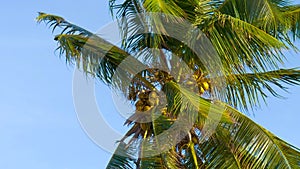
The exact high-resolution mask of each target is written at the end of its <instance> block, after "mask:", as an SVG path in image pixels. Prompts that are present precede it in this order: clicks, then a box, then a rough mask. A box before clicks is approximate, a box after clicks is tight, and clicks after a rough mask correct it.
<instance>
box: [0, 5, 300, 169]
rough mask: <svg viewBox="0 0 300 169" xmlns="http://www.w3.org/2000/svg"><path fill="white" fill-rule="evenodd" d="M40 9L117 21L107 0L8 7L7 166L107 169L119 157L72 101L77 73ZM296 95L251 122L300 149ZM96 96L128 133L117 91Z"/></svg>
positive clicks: (0, 95)
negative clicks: (89, 130)
mask: <svg viewBox="0 0 300 169" xmlns="http://www.w3.org/2000/svg"><path fill="white" fill-rule="evenodd" d="M298 3H300V1H298ZM39 11H41V12H46V13H52V14H57V15H60V16H63V17H64V18H66V19H67V20H69V21H71V22H73V23H75V24H78V25H80V26H82V27H84V28H87V29H89V30H91V31H92V32H96V31H97V30H98V29H99V28H101V27H103V26H104V25H105V24H107V23H109V22H110V21H111V16H110V13H109V10H108V1H106V0H85V1H81V0H78V1H74V0H43V1H33V0H27V1H17V0H10V1H2V2H1V6H0V19H1V27H0V30H1V40H0V49H1V54H0V60H1V61H0V77H1V79H2V80H1V83H0V108H1V109H0V168H5V169H19V168H23V169H41V168H43V169H54V168H55V169H82V168H88V169H100V168H104V167H105V166H106V164H107V162H108V160H109V158H110V156H111V154H110V153H108V152H105V151H104V150H102V149H101V148H99V147H98V146H97V145H96V144H94V143H93V142H92V141H91V140H90V139H89V138H88V136H87V135H86V134H85V133H84V131H83V130H82V128H81V127H80V124H79V122H78V120H77V116H76V113H75V110H74V105H73V98H72V75H73V70H74V68H73V67H72V66H67V65H66V64H65V60H64V58H59V56H58V54H57V53H55V52H54V49H55V48H56V42H55V41H54V40H53V35H52V34H51V31H50V30H49V29H48V28H47V27H46V26H45V25H44V24H37V23H36V21H35V17H36V16H37V12H39ZM298 46H299V45H298ZM299 47H300V46H299ZM286 54H287V56H288V62H287V66H288V67H300V57H299V54H295V53H293V52H286ZM289 91H290V93H283V94H284V96H285V97H286V99H283V100H282V99H281V100H280V99H277V98H273V97H271V98H269V99H268V106H263V107H262V109H258V110H256V111H255V112H254V113H255V116H253V115H252V116H251V118H252V119H254V120H255V121H256V122H258V123H259V124H261V125H262V126H264V127H265V128H267V129H268V130H270V131H272V132H273V133H275V134H276V135H278V136H279V137H280V138H282V139H284V140H286V141H287V142H289V143H291V144H293V145H295V146H297V147H300V134H299V129H300V102H299V100H300V87H290V90H289ZM96 92H97V98H98V99H97V100H98V102H99V105H101V109H102V111H103V112H105V113H104V117H105V118H107V121H108V122H110V123H111V125H112V127H113V128H115V129H117V130H119V131H124V128H122V127H121V124H122V123H121V122H122V121H124V119H121V118H120V116H119V115H118V114H117V113H115V109H114V108H111V105H112V101H111V100H110V98H111V97H110V96H111V93H110V92H109V91H108V89H107V88H106V87H105V86H103V85H100V84H98V86H97V89H96ZM102 96H107V97H106V98H107V99H105V100H103V99H101V97H102ZM102 101H103V102H102ZM102 105H107V106H102ZM116 119H117V120H116Z"/></svg>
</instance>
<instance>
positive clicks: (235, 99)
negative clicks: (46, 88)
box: [37, 0, 300, 169]
mask: <svg viewBox="0 0 300 169" xmlns="http://www.w3.org/2000/svg"><path fill="white" fill-rule="evenodd" d="M110 9H111V11H112V14H113V15H115V16H116V18H117V19H119V20H118V21H119V26H120V31H121V33H122V37H123V39H124V40H123V41H122V44H121V45H120V46H119V47H118V46H113V45H112V44H110V43H109V42H107V41H106V40H104V39H102V38H101V37H98V36H93V33H91V32H89V31H87V30H85V29H83V28H81V27H79V26H76V25H74V24H72V23H70V22H68V21H66V20H65V19H63V18H61V17H59V16H55V15H50V14H45V13H39V16H38V17H37V20H38V22H42V21H45V22H46V23H47V24H50V26H52V28H53V30H56V29H57V28H61V29H62V32H61V33H59V34H58V35H57V36H55V40H56V41H57V42H58V48H57V50H58V51H59V53H60V55H62V56H65V57H66V60H67V61H68V62H70V63H73V62H76V63H78V64H77V65H78V66H79V67H80V68H82V69H83V70H84V71H85V72H86V73H88V74H91V75H93V76H94V77H96V78H99V79H100V80H101V81H103V82H104V83H105V84H106V85H108V86H111V87H113V88H117V89H120V90H121V91H122V92H123V93H124V95H125V96H127V98H128V99H129V100H130V101H131V103H132V105H133V106H135V109H136V112H135V113H134V114H133V115H132V116H131V117H130V118H129V119H128V120H127V121H126V122H125V125H128V126H129V127H130V129H129V131H128V132H127V133H126V134H125V136H124V138H123V139H121V140H119V146H118V148H117V149H116V151H115V154H114V155H113V156H112V158H111V160H110V162H109V164H108V166H107V168H112V169H114V168H122V169H131V168H280V169H281V168H291V169H292V168H293V169H294V168H300V149H298V148H296V147H294V146H292V145H290V144H289V143H287V142H285V141H283V140H281V139H280V138H278V137H276V136H275V135H274V134H272V133H271V132H269V131H267V130H266V129H265V128H263V127H262V126H260V125H258V124H256V123H254V122H253V121H252V120H251V119H249V118H248V117H247V116H246V115H244V114H243V113H242V112H249V111H252V110H253V108H255V107H259V106H260V105H261V101H263V102H265V99H266V98H267V97H268V96H269V95H273V96H276V97H280V95H279V94H278V92H277V89H282V90H286V89H287V88H286V85H299V84H300V70H298V69H283V68H282V66H283V64H284V60H285V56H284V53H283V51H284V50H287V49H293V50H295V51H297V50H298V49H297V47H296V46H294V44H293V42H294V41H295V40H296V39H298V38H299V37H300V6H298V5H293V4H291V2H289V1H288V0H251V1H249V0H186V1H180V0H124V1H123V2H122V3H118V1H115V0H110ZM155 13H160V14H159V15H155ZM169 16H173V17H169ZM124 18H126V19H124ZM186 21H187V22H189V23H190V24H191V27H192V28H194V29H188V31H186V32H184V33H183V32H180V31H181V30H182V29H184V28H182V27H184V26H182V25H184V24H183V23H184V22H186ZM170 27H171V28H173V29H172V30H170V29H168V28H170ZM177 28H178V29H177ZM145 30H156V32H155V33H153V32H151V31H150V32H149V31H148V32H145ZM195 30H200V31H195ZM169 31H174V32H175V33H177V34H181V35H182V34H184V35H182V36H184V39H185V40H186V41H185V42H184V41H181V40H178V39H176V38H174V37H170V36H167V35H170V34H172V33H170V32H169ZM137 32H140V33H139V34H137ZM203 35H205V37H206V38H207V39H206V38H203ZM205 40H207V41H205ZM203 41H205V45H203ZM207 44H210V45H211V46H213V50H212V51H213V52H210V51H207V49H205V48H206V47H207ZM208 46H209V45H208ZM195 48H196V49H199V50H200V52H201V51H202V54H201V56H200V58H199V57H198V56H197V51H195V50H193V49H195ZM99 51H100V52H99ZM203 51H204V53H203ZM213 55H214V56H217V59H218V61H219V63H218V66H220V67H222V68H221V69H219V70H210V69H211V68H212V67H210V66H208V65H207V64H209V63H206V60H207V59H209V58H211V57H213ZM133 56H138V57H133ZM201 57H203V58H204V59H203V58H201ZM125 59H131V60H134V61H133V62H134V64H136V67H139V66H141V67H145V69H143V70H142V71H139V72H138V73H135V72H136V71H138V70H137V69H135V66H132V65H131V66H123V67H122V68H121V69H122V71H118V68H119V67H120V65H121V64H122V62H123V61H124V60H125ZM154 64H155V65H163V64H164V65H165V67H164V68H166V70H160V69H157V68H153V67H150V66H149V65H154ZM184 65H186V66H184ZM187 69H188V70H189V71H190V70H191V71H192V75H190V76H187V75H186V73H184V72H187ZM174 72H175V73H174ZM123 77H130V79H132V80H131V81H130V83H128V85H124V78H123ZM219 79H223V80H219ZM276 88H277V89H276ZM160 93H164V94H163V95H161V94H160ZM211 112H213V115H214V116H210V115H209V114H211ZM216 116H220V118H219V119H217V122H218V123H217V125H216V126H215V128H214V132H212V133H210V134H209V135H206V134H207V132H206V131H205V122H206V121H208V120H210V121H214V120H216V119H214V117H216ZM145 119H146V120H145ZM149 119H150V120H149ZM182 119H184V120H182ZM148 120H149V121H148ZM178 121H181V123H179V124H184V127H186V126H189V127H190V128H187V129H186V130H183V129H182V128H184V127H182V126H179V125H176V124H177V122H178ZM174 126H175V127H174ZM176 127H179V128H176ZM171 129H172V130H173V131H178V132H172V134H169V135H168V134H165V135H164V138H162V139H159V138H158V136H159V135H161V133H164V132H165V131H168V130H171ZM174 135H175V136H174ZM177 138H180V140H177ZM155 151H159V152H160V153H155Z"/></svg>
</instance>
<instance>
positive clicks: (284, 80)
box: [219, 69, 300, 110]
mask: <svg viewBox="0 0 300 169" xmlns="http://www.w3.org/2000/svg"><path fill="white" fill-rule="evenodd" d="M222 78H225V79H226V85H227V86H226V90H227V91H226V92H225V93H222V92H219V94H226V95H227V96H226V97H225V98H227V99H226V102H227V103H229V104H230V105H233V106H234V107H236V108H241V109H246V110H247V108H248V107H250V108H253V107H255V106H259V105H260V103H259V100H260V99H263V100H264V101H265V99H266V98H267V97H268V95H267V91H268V92H269V93H270V94H271V95H273V96H275V97H282V96H281V95H280V94H279V93H278V91H277V90H276V89H275V88H274V87H275V86H276V87H278V88H279V89H282V90H284V91H287V89H288V88H287V86H285V85H284V84H286V85H299V84H300V70H298V69H279V70H275V71H268V72H261V73H259V72H257V73H245V74H231V75H228V76H226V77H222ZM223 98H224V97H223Z"/></svg>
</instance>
